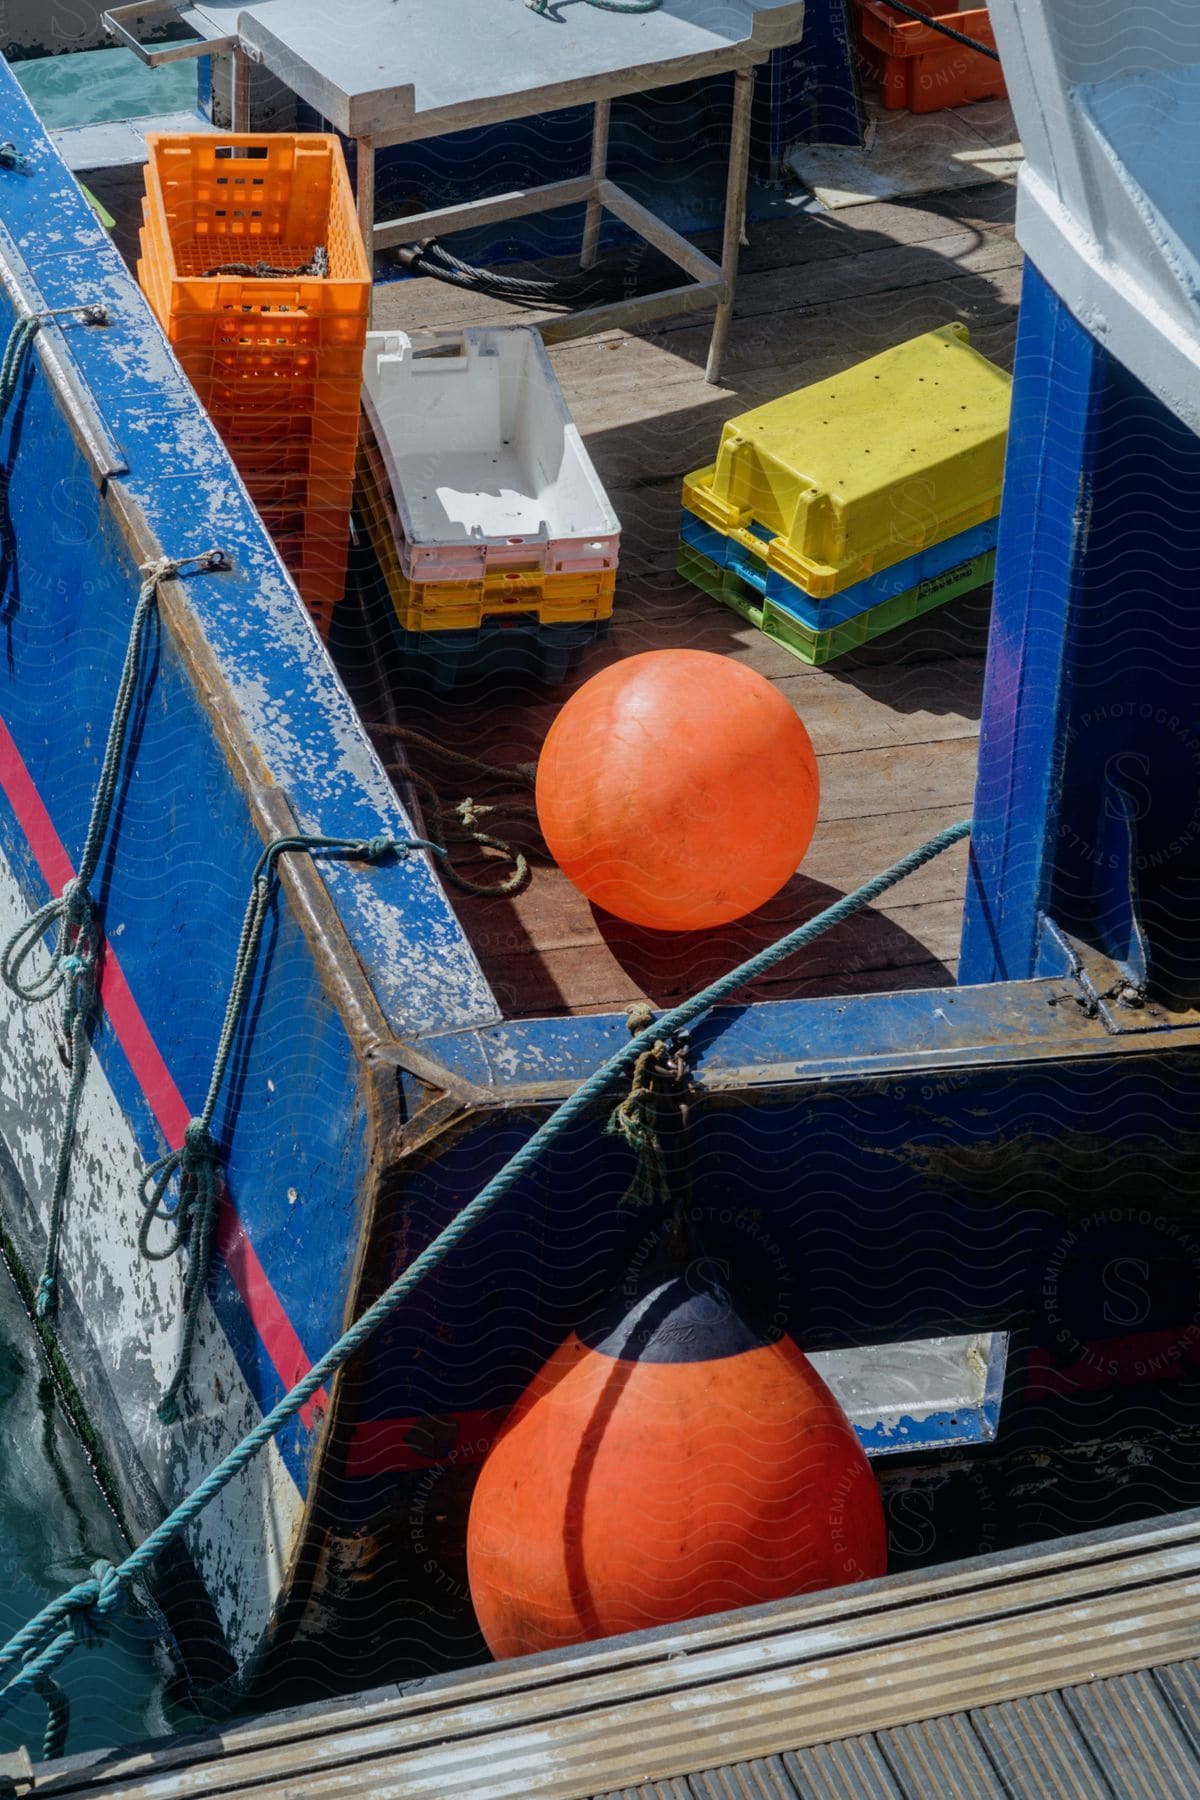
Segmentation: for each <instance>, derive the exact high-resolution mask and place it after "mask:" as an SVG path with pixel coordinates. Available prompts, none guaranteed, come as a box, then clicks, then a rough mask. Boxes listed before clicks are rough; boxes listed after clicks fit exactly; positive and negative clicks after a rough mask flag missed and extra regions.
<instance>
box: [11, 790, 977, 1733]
mask: <svg viewBox="0 0 1200 1800" xmlns="http://www.w3.org/2000/svg"><path fill="white" fill-rule="evenodd" d="M970 830H971V822H970V820H969V819H964V820H963V821H962V822H961V823H959V824H958V825H951V826H949V827H948V828H947V829H946V830H945V831H939V832H938V834H937V836H936V837H932V838H930V839H929V841H928V843H925V844H922V845H921V846H920V848H919V849H917V850H913V851H910V853H909V854H908V855H907V856H905V857H902V858H901V859H900V861H899V862H896V863H893V864H892V866H891V868H889V869H885V870H884V871H883V873H882V874H880V875H875V876H873V877H872V879H871V880H870V881H866V882H864V883H863V885H862V886H861V887H858V888H855V889H854V891H853V892H852V893H849V894H846V895H845V896H844V897H843V898H842V899H841V900H838V901H835V902H834V904H833V905H832V906H827V907H826V908H825V910H824V912H820V913H817V914H816V916H815V917H814V918H811V919H809V920H808V921H807V922H806V923H805V924H803V925H798V926H797V927H796V929H795V931H790V932H789V933H788V934H787V936H786V937H783V938H780V940H779V942H778V943H776V944H772V945H770V946H768V948H767V949H765V950H760V951H759V952H758V954H757V955H756V956H752V957H751V958H750V959H749V961H748V962H744V963H742V964H741V965H740V966H739V967H738V968H736V969H731V970H730V972H729V973H728V974H727V975H722V976H721V977H720V979H719V980H717V981H714V982H712V983H711V984H710V985H709V986H708V987H706V988H704V989H703V990H702V991H701V992H700V993H699V994H696V995H695V996H694V997H693V998H692V999H691V1000H685V1001H684V1002H683V1003H682V1005H680V1006H676V1007H673V1008H672V1010H671V1011H670V1012H666V1013H663V1014H661V1015H660V1016H659V1017H658V1018H657V1019H655V1020H654V1021H653V1023H651V1024H650V1025H647V1026H646V1027H645V1029H644V1030H642V1031H639V1032H638V1034H637V1036H636V1037H633V1038H631V1039H630V1040H629V1042H628V1043H627V1044H624V1045H622V1047H621V1049H619V1050H618V1051H617V1052H616V1054H615V1055H614V1056H611V1057H610V1058H609V1060H608V1061H607V1062H606V1063H604V1064H603V1065H602V1066H601V1067H600V1068H599V1069H597V1070H595V1071H594V1073H593V1074H591V1075H589V1076H588V1078H587V1080H586V1081H583V1082H581V1083H580V1085H579V1086H578V1087H577V1088H576V1089H575V1091H574V1093H573V1094H571V1095H570V1097H569V1098H568V1099H566V1100H564V1101H563V1103H562V1105H561V1106H560V1107H558V1108H557V1110H556V1111H555V1112H554V1113H552V1114H551V1116H550V1117H549V1118H548V1119H547V1120H546V1121H545V1123H544V1124H543V1125H540V1126H539V1127H538V1129H537V1130H536V1131H535V1132H534V1133H533V1135H532V1137H531V1138H529V1140H528V1142H526V1143H525V1144H523V1145H522V1146H521V1148H520V1149H519V1150H518V1151H517V1153H516V1155H515V1156H512V1157H510V1158H509V1160H508V1162H506V1163H505V1165H504V1167H503V1168H502V1169H501V1170H500V1171H499V1172H498V1173H497V1174H496V1175H493V1177H492V1179H491V1180H490V1181H489V1182H488V1183H487V1185H486V1186H485V1187H483V1188H481V1189H480V1191H479V1193H478V1194H476V1196H475V1198H474V1200H471V1201H469V1202H468V1203H467V1205H466V1206H464V1207H463V1209H462V1211H461V1212H460V1213H459V1214H458V1215H457V1216H456V1217H455V1218H454V1219H452V1220H451V1221H450V1223H449V1225H447V1226H446V1228H445V1230H444V1231H441V1232H439V1233H438V1235H437V1237H435V1238H434V1240H433V1242H432V1243H430V1244H428V1245H427V1246H426V1248H425V1249H424V1250H422V1251H421V1253H420V1255H419V1256H416V1257H414V1258H413V1260H412V1262H411V1263H410V1264H409V1265H408V1267H407V1268H406V1269H405V1270H404V1271H403V1273H402V1274H400V1275H398V1276H397V1278H396V1280H395V1281H393V1282H392V1284H391V1286H390V1287H389V1288H387V1289H386V1290H385V1291H384V1292H383V1293H382V1294H381V1295H380V1296H379V1299H378V1300H376V1301H375V1302H374V1304H373V1305H371V1306H369V1307H368V1308H367V1310H366V1311H365V1312H364V1313H363V1314H362V1316H361V1318H359V1319H356V1320H355V1322H354V1324H353V1325H351V1326H350V1328H349V1330H347V1331H344V1332H343V1333H342V1335H341V1337H340V1338H338V1340H337V1342H336V1343H335V1344H332V1345H331V1346H330V1348H329V1349H328V1350H327V1351H326V1352H325V1354H324V1355H323V1356H322V1357H320V1358H319V1359H318V1361H317V1362H315V1363H314V1364H313V1366H312V1368H311V1369H310V1370H309V1371H308V1373H307V1375H305V1376H303V1377H302V1378H301V1379H300V1380H299V1381H298V1382H297V1383H296V1385H295V1387H294V1388H292V1389H291V1391H290V1393H287V1394H285V1395H284V1397H283V1399H282V1400H280V1402H279V1403H278V1405H277V1406H274V1407H272V1409H271V1411H270V1412H269V1413H267V1414H266V1415H265V1417H263V1418H262V1419H260V1420H259V1422H258V1424H257V1425H255V1426H254V1427H253V1428H252V1430H250V1431H248V1432H247V1433H246V1435H245V1437H244V1438H243V1439H242V1441H241V1442H240V1443H239V1444H236V1445H235V1446H234V1448H233V1449H232V1450H231V1451H230V1452H229V1455H228V1456H226V1457H225V1458H224V1459H223V1461H221V1462H219V1463H218V1464H217V1466H216V1468H215V1469H213V1470H212V1471H211V1473H210V1474H208V1475H206V1476H205V1478H204V1480H203V1481H202V1482H200V1483H199V1485H198V1486H197V1487H195V1488H194V1489H193V1490H192V1492H191V1493H190V1494H189V1495H188V1496H187V1498H186V1499H184V1500H181V1501H180V1503H179V1505H178V1506H177V1507H175V1508H174V1510H173V1511H172V1512H170V1513H168V1514H167V1517H166V1518H165V1519H164V1520H163V1521H162V1523H161V1525H157V1526H156V1527H155V1528H154V1530H153V1531H152V1532H151V1533H150V1535H149V1536H148V1537H147V1538H145V1539H144V1541H143V1542H142V1543H140V1544H139V1545H138V1547H137V1549H136V1550H134V1551H133V1552H132V1553H131V1554H130V1555H129V1556H127V1557H126V1558H125V1561H124V1562H123V1563H121V1564H120V1565H119V1566H118V1567H117V1568H116V1569H114V1570H113V1579H114V1580H115V1581H116V1582H117V1583H119V1584H121V1585H122V1586H128V1585H129V1584H130V1583H131V1582H133V1581H134V1580H136V1579H137V1578H138V1577H139V1576H141V1575H142V1574H143V1573H144V1572H145V1571H146V1570H147V1569H148V1568H149V1567H150V1565H151V1563H152V1562H153V1561H154V1559H155V1557H156V1556H157V1555H158V1554H159V1552H160V1551H161V1550H165V1549H166V1547H167V1545H168V1544H171V1543H173V1542H174V1541H175V1539H176V1538H178V1537H179V1536H180V1535H181V1534H182V1533H183V1532H184V1531H186V1530H187V1528H188V1526H189V1525H191V1524H192V1522H193V1520H195V1519H196V1518H198V1517H199V1515H200V1514H201V1513H202V1512H203V1511H204V1508H205V1507H206V1506H207V1505H208V1503H209V1501H210V1500H215V1499H216V1497H217V1495H218V1494H220V1493H222V1492H223V1491H224V1490H225V1488H227V1487H228V1486H229V1483H230V1482H231V1481H232V1480H233V1479H234V1477H235V1476H237V1475H239V1474H240V1473H241V1471H242V1470H243V1469H244V1468H245V1467H246V1465H247V1464H248V1463H249V1462H251V1461H252V1460H253V1458H254V1457H255V1456H256V1455H257V1454H258V1452H259V1451H260V1450H261V1449H262V1448H263V1446H264V1445H266V1444H269V1443H270V1441H271V1439H272V1438H273V1437H275V1436H277V1434H278V1433H279V1432H280V1431H282V1429H283V1427H284V1426H285V1425H286V1424H287V1423H288V1421H289V1420H290V1419H293V1418H294V1417H295V1416H296V1414H297V1413H298V1412H299V1411H300V1409H301V1407H303V1406H306V1405H307V1404H308V1402H309V1401H310V1400H311V1399H312V1397H313V1395H314V1394H315V1393H316V1392H317V1390H318V1389H319V1388H321V1387H323V1386H324V1385H325V1383H326V1382H327V1381H328V1380H329V1378H330V1376H332V1375H336V1373H337V1371H338V1370H339V1369H340V1368H341V1367H342V1365H343V1364H344V1363H346V1362H348V1361H349V1359H350V1357H352V1356H353V1355H354V1353H355V1351H356V1350H359V1349H361V1347H362V1346H363V1344H365V1343H366V1341H367V1339H368V1338H369V1337H370V1336H371V1334H372V1332H374V1331H376V1330H377V1329H378V1328H379V1326H380V1325H382V1324H383V1323H384V1322H385V1321H386V1320H387V1319H389V1318H390V1317H391V1315H392V1314H393V1313H394V1312H395V1311H396V1308H397V1307H398V1306H399V1305H400V1304H401V1302H402V1301H404V1300H405V1299H407V1297H408V1295H409V1294H411V1293H412V1291H413V1289H414V1288H416V1287H417V1286H419V1284H420V1283H421V1282H422V1281H423V1280H424V1279H425V1277H426V1275H429V1274H431V1273H432V1271H433V1270H434V1269H436V1268H437V1267H438V1266H439V1265H440V1264H441V1263H443V1262H445V1260H446V1258H447V1257H448V1256H449V1255H450V1254H451V1252H452V1251H453V1250H455V1249H456V1248H457V1247H458V1245H459V1244H460V1243H461V1242H462V1240H463V1239H464V1238H465V1237H466V1236H467V1234H468V1233H469V1232H470V1231H471V1230H472V1229H473V1227H474V1226H476V1225H477V1224H478V1223H479V1221H480V1220H481V1219H482V1218H483V1217H484V1215H485V1214H486V1213H488V1212H490V1211H491V1209H492V1207H493V1206H495V1204H496V1202H497V1201H498V1200H500V1199H502V1198H503V1197H504V1195H505V1194H507V1193H508V1192H509V1190H510V1189H511V1188H512V1187H513V1186H514V1185H515V1184H516V1183H517V1182H518V1181H519V1180H520V1179H521V1178H522V1176H524V1175H526V1174H528V1172H529V1170H530V1169H532V1168H533V1167H534V1166H535V1165H536V1164H537V1162H538V1160H539V1158H540V1157H541V1156H542V1153H543V1152H544V1151H545V1150H546V1149H547V1148H548V1146H549V1145H550V1144H552V1143H553V1142H554V1140H555V1138H557V1137H560V1136H561V1135H562V1133H563V1132H564V1131H565V1130H566V1128H567V1126H568V1125H570V1124H572V1123H573V1122H574V1121H575V1120H576V1119H577V1118H579V1117H580V1115H581V1114H583V1113H585V1112H587V1111H588V1110H589V1109H590V1108H591V1107H592V1106H593V1104H594V1103H595V1102H596V1101H597V1100H598V1099H600V1098H601V1097H602V1096H603V1094H604V1091H605V1089H606V1088H608V1087H609V1086H611V1084H612V1083H613V1082H614V1081H615V1080H616V1078H617V1077H618V1076H619V1075H622V1074H624V1072H625V1071H626V1070H627V1069H628V1068H630V1066H631V1065H632V1064H633V1063H635V1062H636V1061H637V1059H638V1057H639V1056H641V1055H642V1054H643V1052H644V1051H646V1050H648V1049H650V1048H651V1047H652V1046H653V1044H654V1043H655V1042H657V1041H658V1040H659V1039H660V1038H669V1037H670V1036H671V1035H672V1034H673V1033H674V1032H677V1031H682V1030H683V1029H684V1027H685V1026H687V1025H690V1024H691V1023H692V1022H693V1020H695V1019H697V1018H698V1017H699V1016H700V1014H701V1013H705V1012H708V1011H709V1009H710V1008H711V1007H713V1006H716V1005H718V1004H719V1003H720V1002H721V1001H722V1000H727V999H729V998H730V996H731V995H733V994H735V993H736V992H737V991H738V989H739V988H742V987H745V986H746V984H747V983H748V982H751V981H754V980H756V979H757V978H758V976H760V975H763V974H765V973H766V971H767V970H768V969H772V968H774V967H775V965H776V963H780V962H783V961H784V960H785V958H787V957H789V956H791V955H793V954H794V952H795V951H797V950H802V949H803V948H804V946H805V945H806V944H810V943H811V942H812V941H813V939H814V938H817V937H820V936H821V934H822V933H823V932H826V931H831V930H833V928H834V927H835V926H837V925H840V924H842V922H843V921H844V920H846V919H848V918H850V917H851V915H852V914H853V913H856V912H858V911H859V910H860V909H861V908H862V907H864V906H869V905H870V904H871V903H872V901H874V900H877V899H878V898H879V896H880V895H881V894H884V893H886V892H887V890H888V889H889V888H891V887H894V886H895V885H896V883H897V882H898V881H903V880H904V878H905V876H907V875H912V874H915V873H916V871H917V870H918V869H921V868H924V866H925V864H926V863H928V862H932V861H933V859H934V857H935V856H940V855H941V854H942V852H943V851H944V850H949V849H950V847H951V845H953V844H957V843H960V842H961V841H962V840H963V838H965V837H968V836H969V835H970ZM106 1592H111V1584H110V1586H109V1589H108V1590H106ZM104 1605H105V1603H104V1601H103V1599H102V1595H101V1592H100V1590H99V1587H98V1584H97V1585H96V1592H95V1594H94V1597H93V1592H92V1584H89V1583H87V1582H84V1583H82V1584H80V1586H78V1587H76V1588H73V1589H72V1590H71V1593H70V1594H67V1595H64V1596H62V1597H61V1598H60V1599H58V1600H52V1601H51V1602H50V1604H49V1605H48V1606H45V1607H43V1609H42V1611H41V1612H40V1613H39V1614H38V1615H37V1617H36V1618H35V1619H32V1620H31V1621H30V1623H29V1624H28V1625H27V1626H26V1627H25V1628H24V1630H23V1631H20V1632H18V1633H17V1636H16V1637H15V1638H13V1639H12V1641H11V1642H10V1643H8V1644H7V1645H5V1647H4V1649H3V1650H0V1675H2V1674H3V1672H4V1670H5V1669H6V1668H11V1667H12V1666H13V1664H14V1662H20V1663H21V1665H22V1666H20V1667H19V1668H17V1669H16V1670H15V1672H14V1673H13V1674H12V1675H11V1676H10V1677H9V1679H8V1680H7V1681H6V1682H5V1685H4V1686H3V1688H0V1718H2V1717H3V1716H4V1714H5V1713H6V1712H7V1711H8V1710H9V1708H10V1707H11V1706H12V1705H13V1703H14V1702H15V1701H16V1699H17V1698H18V1697H19V1695H20V1694H22V1693H23V1692H24V1691H25V1690H26V1689H27V1688H31V1687H35V1686H36V1685H37V1682H38V1681H39V1680H41V1679H42V1678H43V1677H45V1676H48V1675H53V1673H54V1671H55V1669H56V1668H57V1667H58V1666H59V1664H60V1663H61V1662H62V1660H63V1658H64V1657H65V1656H66V1655H67V1653H68V1651H69V1650H70V1649H71V1647H72V1645H73V1644H74V1643H76V1642H77V1641H78V1639H79V1635H80V1632H79V1625H78V1622H77V1615H78V1613H79V1612H80V1611H81V1610H86V1609H88V1608H89V1607H93V1608H97V1609H100V1610H101V1611H104ZM107 1605H108V1607H109V1608H111V1605H112V1603H111V1601H108V1602H107ZM64 1619H66V1620H69V1621H70V1622H69V1624H68V1626H67V1628H66V1629H62V1630H60V1629H58V1628H59V1626H61V1625H62V1624H63V1621H64ZM22 1659H23V1660H22Z"/></svg>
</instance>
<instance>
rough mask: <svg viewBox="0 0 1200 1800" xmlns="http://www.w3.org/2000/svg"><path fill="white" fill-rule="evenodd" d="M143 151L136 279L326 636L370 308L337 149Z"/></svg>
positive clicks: (228, 144)
mask: <svg viewBox="0 0 1200 1800" xmlns="http://www.w3.org/2000/svg"><path fill="white" fill-rule="evenodd" d="M146 141H147V145H148V147H149V152H150V160H149V162H148V164H147V166H146V193H145V199H144V201H143V206H142V218H143V224H142V231H141V253H142V254H141V259H140V261H139V263H138V280H139V281H140V282H141V285H142V289H143V292H144V293H145V294H146V297H147V299H148V300H149V302H150V305H151V307H152V308H153V310H154V313H155V315H156V317H157V318H158V321H159V323H160V325H161V326H162V328H163V331H164V332H165V333H166V336H167V339H168V341H169V342H170V343H171V344H172V345H173V346H174V348H175V351H176V355H177V356H178V358H179V361H180V363H181V365H182V366H183V368H184V370H185V372H186V373H187V375H188V376H189V378H190V380H191V382H192V384H193V386H194V387H195V389H196V391H197V393H198V395H199V397H200V399H201V401H202V402H203V404H204V405H205V406H206V407H207V408H208V410H209V412H210V414H211V416H212V419H213V422H214V424H215V425H216V427H217V429H218V431H219V432H220V433H221V435H222V437H223V438H224V440H225V443H226V445H227V447H228V449H229V451H230V454H231V455H232V457H233V459H234V461H235V462H236V463H237V465H238V469H239V472H240V473H241V475H242V478H243V480H244V481H245V483H246V486H247V489H248V491H249V493H250V496H251V498H252V499H253V500H254V501H255V503H256V505H258V507H259V509H260V511H261V512H263V515H264V523H265V524H266V525H267V526H268V529H270V528H271V525H272V522H273V518H272V515H273V516H274V523H275V524H276V525H277V526H278V532H277V537H278V541H279V548H280V552H281V554H284V558H285V561H287V563H288V566H289V568H290V570H291V573H292V575H293V577H294V579H295V581H296V585H297V586H298V587H299V589H300V592H301V594H302V595H303V596H304V598H305V599H306V601H308V603H309V606H310V608H311V610H312V611H313V613H314V615H315V616H316V617H317V620H318V623H319V624H320V626H321V629H322V631H323V632H324V631H325V630H327V629H328V624H329V618H330V615H331V610H332V606H333V605H334V603H335V602H336V600H337V599H339V598H340V586H339V584H340V583H344V578H345V563H346V551H347V547H348V538H349V527H350V488H351V482H352V479H353V471H354V455H355V444H356V442H357V437H358V419H359V404H360V396H361V388H362V358H363V349H364V346H365V343H366V334H367V326H368V322H369V314H370V304H371V267H370V262H369V260H368V257H367V254H366V251H365V249H364V246H363V241H362V236H361V233H360V231H359V226H358V217H357V213H356V210H355V205H354V196H353V194H352V192H351V188H350V180H349V176H348V175H347V172H346V163H345V158H344V157H343V154H342V149H341V145H340V143H339V142H338V139H337V138H336V137H334V136H332V135H329V134H324V133H316V132H314V133H291V132H280V133H264V134H255V133H246V132H242V133H238V132H229V133H219V132H197V133H179V134H175V133H165V132H150V133H148V134H147V140H146ZM281 501H282V502H283V506H282V507H281V504H280V503H281ZM335 590H337V591H335Z"/></svg>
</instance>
